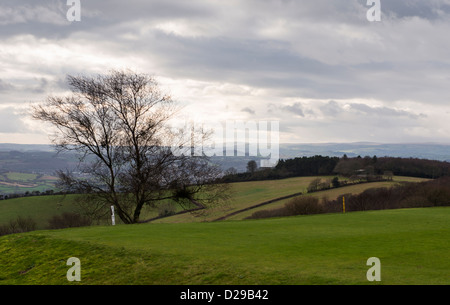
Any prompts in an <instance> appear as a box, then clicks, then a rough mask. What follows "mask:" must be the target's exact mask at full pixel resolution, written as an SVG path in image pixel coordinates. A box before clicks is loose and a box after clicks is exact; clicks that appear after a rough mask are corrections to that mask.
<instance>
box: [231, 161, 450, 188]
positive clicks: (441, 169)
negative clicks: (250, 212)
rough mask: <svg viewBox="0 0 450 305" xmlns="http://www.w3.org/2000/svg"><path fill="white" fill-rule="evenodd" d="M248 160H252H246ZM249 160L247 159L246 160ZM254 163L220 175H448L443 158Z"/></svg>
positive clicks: (254, 177)
mask: <svg viewBox="0 0 450 305" xmlns="http://www.w3.org/2000/svg"><path fill="white" fill-rule="evenodd" d="M250 162H252V161H250ZM250 162H249V163H250ZM255 164H256V163H252V164H251V165H250V166H247V172H245V173H236V172H233V171H231V170H230V171H228V172H226V174H225V175H224V176H223V177H222V181H224V182H239V181H254V180H273V179H284V178H290V177H307V176H330V175H341V176H344V177H349V178H350V179H361V178H365V179H368V180H373V179H376V178H377V177H378V178H379V177H381V176H383V177H387V178H388V179H389V177H392V176H393V175H396V176H408V177H418V178H430V179H435V178H439V177H444V176H450V163H449V162H446V161H437V160H428V159H419V158H398V157H377V156H372V157H371V156H365V157H361V156H358V157H353V158H349V157H347V156H346V155H343V156H342V157H341V158H339V157H328V156H321V155H317V156H312V157H306V156H304V157H297V158H293V159H281V160H280V161H279V162H278V164H277V166H276V167H274V168H259V169H257V168H255Z"/></svg>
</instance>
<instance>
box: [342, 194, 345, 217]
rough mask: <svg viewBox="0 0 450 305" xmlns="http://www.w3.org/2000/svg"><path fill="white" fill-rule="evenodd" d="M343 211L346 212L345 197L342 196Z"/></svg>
mask: <svg viewBox="0 0 450 305" xmlns="http://www.w3.org/2000/svg"><path fill="white" fill-rule="evenodd" d="M342 211H343V212H344V213H345V197H344V196H342Z"/></svg>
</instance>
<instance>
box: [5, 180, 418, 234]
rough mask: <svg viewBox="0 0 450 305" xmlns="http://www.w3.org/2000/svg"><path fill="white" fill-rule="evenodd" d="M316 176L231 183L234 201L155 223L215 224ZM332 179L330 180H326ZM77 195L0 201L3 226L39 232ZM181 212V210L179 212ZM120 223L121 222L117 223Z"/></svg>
mask: <svg viewBox="0 0 450 305" xmlns="http://www.w3.org/2000/svg"><path fill="white" fill-rule="evenodd" d="M315 178H316V177H297V178H289V179H282V180H270V181H252V182H239V183H231V184H230V194H231V198H230V200H229V201H228V202H226V203H225V204H223V205H219V206H217V207H213V208H211V209H208V210H206V211H204V212H203V213H202V214H201V215H192V214H181V215H175V216H171V217H167V218H163V219H159V220H156V221H155V222H157V223H179V222H202V221H213V220H215V219H217V218H218V217H221V216H224V215H227V214H228V213H231V212H234V211H238V210H240V209H243V208H247V207H251V206H253V205H256V204H259V203H261V202H264V201H267V200H270V199H274V198H277V197H281V196H286V195H290V194H294V193H298V192H306V188H307V187H308V185H309V183H310V182H311V181H312V180H314V179H315ZM324 178H330V177H324ZM423 180H424V179H419V178H410V177H395V179H394V181H392V182H375V183H367V184H358V185H353V186H346V187H342V188H337V189H331V190H326V191H321V192H317V193H312V194H307V195H306V196H317V197H319V198H322V197H324V196H326V197H328V198H329V199H335V198H337V197H338V196H339V195H342V194H346V193H354V194H357V193H360V192H362V191H364V190H366V189H368V188H373V187H381V186H392V185H395V184H396V183H397V182H400V181H423ZM76 198H77V196H76V195H67V196H65V197H64V196H59V195H53V196H32V197H22V198H16V199H9V200H2V201H0V225H2V224H7V223H8V222H9V221H10V220H12V219H15V218H16V217H17V216H19V215H20V216H24V217H28V216H29V217H32V218H33V219H34V220H35V221H36V223H37V227H38V229H44V228H46V226H47V224H48V219H50V218H51V217H52V216H54V215H60V214H62V213H63V212H70V211H76V206H75V205H74V203H75V202H76ZM288 200H289V199H286V200H282V201H277V202H274V203H272V204H269V205H266V206H262V207H260V208H257V209H252V210H249V211H246V212H243V213H239V214H237V215H235V216H232V217H230V218H229V219H234V220H239V219H243V218H245V217H247V216H249V215H251V214H252V213H253V212H255V211H257V210H259V209H269V208H276V207H279V206H282V205H283V204H285V203H286V202H287V201H288ZM178 210H179V209H178ZM155 216H158V210H157V209H150V208H145V209H144V210H143V212H142V216H141V219H143V220H145V219H149V218H152V217H155ZM118 221H119V220H118Z"/></svg>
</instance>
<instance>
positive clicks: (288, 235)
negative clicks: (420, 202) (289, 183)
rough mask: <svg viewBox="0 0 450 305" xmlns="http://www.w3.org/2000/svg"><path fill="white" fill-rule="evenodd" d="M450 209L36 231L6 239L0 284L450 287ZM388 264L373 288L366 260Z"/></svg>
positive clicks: (0, 247)
mask: <svg viewBox="0 0 450 305" xmlns="http://www.w3.org/2000/svg"><path fill="white" fill-rule="evenodd" d="M449 219H450V209H449V208H424V209H403V210H384V211H368V212H354V213H347V214H325V215H315V216H298V217H288V218H276V219H266V220H251V221H224V222H213V223H179V224H139V225H120V226H115V227H112V226H109V227H106V226H104V227H89V228H77V229H66V230H56V231H35V232H30V233H26V234H18V235H10V236H4V237H1V238H0V284H76V283H74V282H68V281H67V280H66V272H67V270H68V269H69V266H66V261H67V259H68V258H69V257H73V256H75V257H78V258H79V259H80V261H81V282H79V283H78V284H85V285H89V284H139V285H146V284H270V285H276V284H288V285H289V284H294V285H297V284H386V285H387V284H411V285H416V284H417V285H419V284H444V285H448V284H450V281H449V276H448V275H449V273H450V260H449V253H450V222H449ZM370 257H378V258H379V259H380V260H381V282H379V283H374V282H368V281H367V279H366V272H367V270H368V269H369V268H370V266H366V262H367V259H368V258H370Z"/></svg>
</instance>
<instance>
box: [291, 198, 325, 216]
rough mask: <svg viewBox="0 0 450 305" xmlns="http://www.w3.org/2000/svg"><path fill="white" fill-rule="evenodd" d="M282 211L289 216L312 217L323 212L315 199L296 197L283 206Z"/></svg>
mask: <svg viewBox="0 0 450 305" xmlns="http://www.w3.org/2000/svg"><path fill="white" fill-rule="evenodd" d="M284 210H285V211H286V214H287V215H289V216H291V215H292V216H294V215H312V214H320V213H323V212H324V209H323V207H322V205H320V204H319V199H317V198H316V197H309V196H308V197H296V198H294V199H292V200H290V201H289V202H288V203H286V204H285V205H284Z"/></svg>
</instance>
